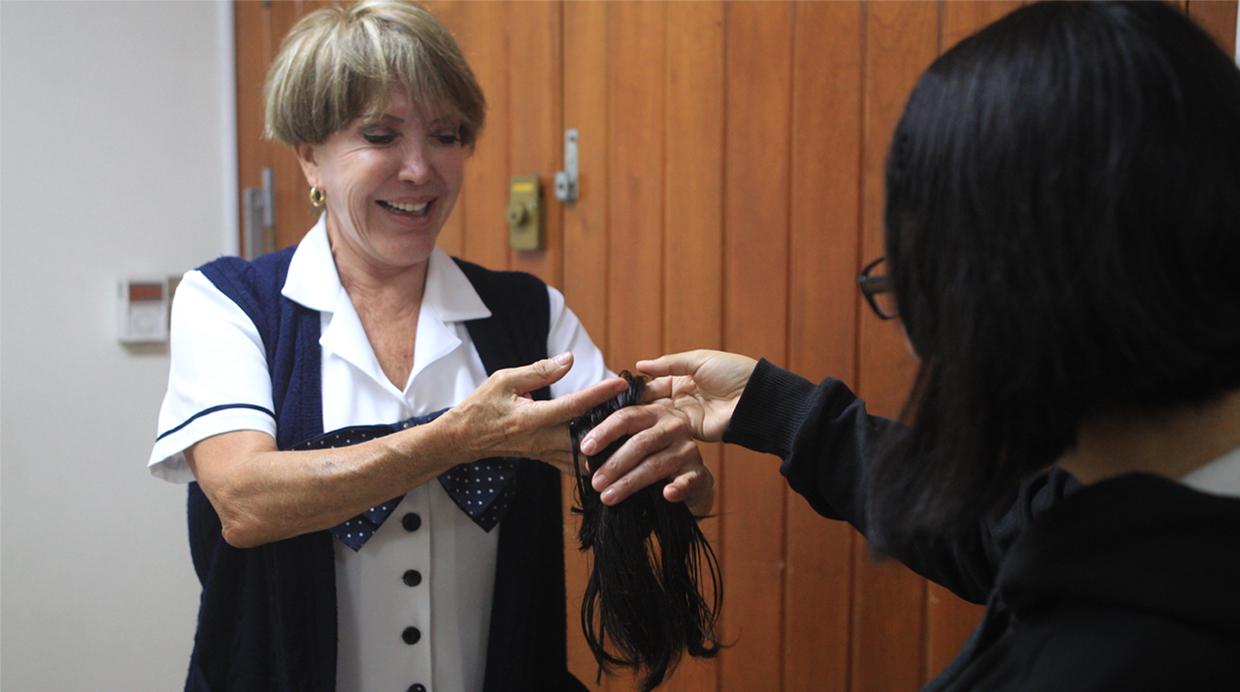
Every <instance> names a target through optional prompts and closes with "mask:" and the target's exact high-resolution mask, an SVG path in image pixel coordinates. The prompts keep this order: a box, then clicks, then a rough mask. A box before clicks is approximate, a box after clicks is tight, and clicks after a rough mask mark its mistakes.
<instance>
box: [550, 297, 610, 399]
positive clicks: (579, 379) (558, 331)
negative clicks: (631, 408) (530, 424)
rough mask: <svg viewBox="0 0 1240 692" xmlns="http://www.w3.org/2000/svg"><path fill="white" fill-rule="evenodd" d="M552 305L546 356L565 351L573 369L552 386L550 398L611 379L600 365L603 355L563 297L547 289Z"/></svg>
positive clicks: (604, 366) (604, 365)
mask: <svg viewBox="0 0 1240 692" xmlns="http://www.w3.org/2000/svg"><path fill="white" fill-rule="evenodd" d="M547 296H548V298H550V302H551V328H550V329H549V330H548V331H547V355H548V356H554V355H556V354H559V353H563V352H565V351H572V353H573V368H572V370H569V371H568V374H567V375H565V376H564V377H563V378H562V379H560V380H559V381H558V382H554V383H552V385H551V396H552V397H553V398H554V397H558V396H564V395H565V394H571V393H573V392H576V391H580V390H582V389H585V388H586V387H589V386H590V385H592V384H597V383H599V382H602V381H603V380H605V379H607V378H608V377H611V376H612V374H613V373H612V372H611V371H609V370H608V369H607V364H606V363H604V362H603V352H602V351H600V350H598V347H597V346H595V345H594V341H592V340H591V339H590V335H589V334H587V333H586V330H585V327H583V326H581V320H579V319H577V315H575V314H573V311H572V310H570V309H569V308H568V306H567V305H565V303H564V294H563V293H560V292H559V291H558V290H556V289H555V288H552V287H551V286H548V287H547Z"/></svg>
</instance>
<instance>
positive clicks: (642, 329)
mask: <svg viewBox="0 0 1240 692" xmlns="http://www.w3.org/2000/svg"><path fill="white" fill-rule="evenodd" d="M666 8H667V6H666V5H665V4H663V3H643V2H616V3H611V4H609V5H608V12H609V21H608V30H609V31H610V32H612V36H611V40H609V41H608V51H609V53H610V58H609V60H610V62H611V64H612V65H614V66H615V69H613V70H612V72H611V96H610V107H611V114H610V122H611V156H610V165H611V170H610V172H609V173H608V176H607V181H608V185H609V187H610V194H609V195H608V199H609V200H610V205H609V210H608V213H609V220H608V224H607V226H608V243H609V245H608V252H607V256H608V260H609V263H610V265H611V268H612V269H611V281H610V282H609V283H610V287H609V288H610V290H609V291H608V295H607V303H608V310H607V315H608V340H607V346H608V352H607V360H608V363H610V364H611V366H612V368H613V369H616V370H619V369H621V368H626V367H631V366H632V364H633V363H634V362H635V361H636V360H637V359H638V358H643V357H646V356H647V355H648V354H650V353H653V352H655V351H657V350H659V349H660V348H661V347H662V345H663V300H662V295H663V285H662V278H663V184H664V178H663V165H664V150H663V143H664V139H663V134H664V133H663V131H662V128H660V127H659V123H661V122H663V113H664V94H663V88H662V84H663V74H664V71H665V68H664V63H665V61H666V54H667V43H666V33H665V19H666V18H665V13H666Z"/></svg>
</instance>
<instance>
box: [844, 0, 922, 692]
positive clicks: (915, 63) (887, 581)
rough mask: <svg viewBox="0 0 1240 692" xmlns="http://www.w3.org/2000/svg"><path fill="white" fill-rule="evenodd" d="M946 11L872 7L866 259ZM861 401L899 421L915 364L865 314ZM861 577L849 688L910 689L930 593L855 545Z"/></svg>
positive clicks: (918, 671)
mask: <svg viewBox="0 0 1240 692" xmlns="http://www.w3.org/2000/svg"><path fill="white" fill-rule="evenodd" d="M938 9H939V7H938V6H937V5H936V4H931V3H918V2H889V3H874V4H870V5H867V6H866V15H867V16H866V35H865V71H866V72H865V116H864V128H865V129H864V137H863V147H864V149H863V153H862V161H863V168H862V199H863V207H862V244H861V247H862V257H863V258H864V259H865V260H868V259H869V258H871V257H877V256H879V255H881V254H883V195H884V192H883V180H884V176H883V165H884V162H885V159H886V153H887V149H888V147H889V145H890V141H891V133H892V130H893V129H894V127H895V124H896V121H897V120H898V119H899V116H900V113H901V111H902V110H903V108H904V104H905V101H906V100H907V98H908V94H909V92H910V90H911V89H912V86H913V84H914V82H915V81H916V78H917V76H918V75H919V74H920V73H921V71H922V70H923V69H924V68H925V67H926V66H927V65H929V64H930V62H931V61H932V60H933V59H934V56H935V55H936V53H937V49H938V39H939V34H938V26H939V17H938ZM859 344H860V348H859V350H858V358H859V371H858V385H859V393H860V394H861V396H862V398H863V399H865V401H866V402H867V403H868V404H869V407H870V410H871V411H872V412H874V413H877V414H880V415H886V416H895V415H897V414H898V412H899V409H900V406H901V404H902V403H903V401H904V398H905V396H906V394H907V391H908V385H909V383H910V382H911V381H912V375H913V373H914V369H915V364H914V360H913V358H912V357H911V356H910V355H909V354H908V352H907V350H906V348H905V345H904V339H903V336H902V335H901V333H900V329H899V326H898V325H897V324H894V323H891V322H882V321H880V320H878V319H877V318H876V317H874V315H872V314H871V313H870V311H869V310H861V321H860V338H859ZM856 551H857V554H856V562H855V569H854V577H853V579H854V590H855V591H854V600H853V630H854V632H853V642H852V670H853V679H852V689H854V690H878V691H882V690H905V689H915V688H917V687H918V686H919V685H920V684H921V681H922V679H923V678H924V675H923V670H922V668H923V665H924V649H923V644H924V642H923V637H924V623H925V612H924V610H925V585H924V582H923V580H921V579H920V578H919V577H917V576H916V575H914V574H913V573H912V572H910V571H909V570H908V569H906V568H904V567H903V566H901V565H898V564H896V563H894V562H891V561H885V562H881V563H875V562H874V561H873V560H872V559H871V558H870V555H869V545H868V543H866V542H865V541H857V547H856Z"/></svg>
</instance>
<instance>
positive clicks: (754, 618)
mask: <svg viewBox="0 0 1240 692" xmlns="http://www.w3.org/2000/svg"><path fill="white" fill-rule="evenodd" d="M791 14H792V13H791V7H790V5H789V4H788V3H784V2H780V3H750V2H737V3H730V4H728V5H727V6H726V22H725V27H726V28H725V31H726V48H725V55H726V58H725V60H726V62H725V65H726V87H725V88H726V100H725V104H726V112H727V119H728V120H727V123H726V127H725V147H724V152H725V153H724V156H725V178H724V190H725V194H724V250H725V256H724V277H725V282H726V283H725V285H724V306H725V312H724V347H725V348H726V349H728V350H730V351H737V352H741V353H749V354H753V355H763V356H767V357H769V358H772V359H774V360H775V361H777V362H778V361H784V362H786V360H785V357H786V349H787V338H786V335H787V311H788V279H787V271H788V221H789V214H788V201H789V190H788V186H789V149H790V145H791V143H790V135H789V131H788V127H789V123H790V121H791V114H790V110H789V109H790V102H791V84H790V82H791V55H790V53H791V50H790V46H791V42H792V23H791V18H792V17H791ZM776 464H777V461H776V460H775V459H773V458H771V457H769V456H765V455H759V454H755V453H753V452H748V451H746V450H742V449H738V448H735V447H733V448H728V449H726V450H725V451H724V453H723V466H724V471H723V473H724V476H725V477H726V479H727V482H726V483H725V484H724V487H723V489H722V496H723V506H724V507H725V508H726V511H725V513H724V514H723V515H722V531H723V536H724V539H723V540H724V553H725V560H724V563H723V572H724V579H725V580H726V582H727V588H728V593H729V597H728V601H727V603H725V604H724V617H723V632H724V637H725V639H727V640H728V641H734V642H736V646H735V647H733V648H732V649H729V650H727V651H725V652H724V653H723V654H722V657H721V659H720V665H721V671H722V672H721V675H722V677H721V681H722V682H721V687H722V688H724V689H755V690H758V689H763V690H768V689H780V688H781V686H782V684H783V679H782V678H783V666H782V665H781V663H780V655H781V652H782V650H783V642H782V638H783V608H782V603H783V583H784V578H783V567H784V562H783V560H784V540H785V534H784V507H783V505H784V482H783V479H782V478H781V477H780V475H779V472H778V469H777V466H776Z"/></svg>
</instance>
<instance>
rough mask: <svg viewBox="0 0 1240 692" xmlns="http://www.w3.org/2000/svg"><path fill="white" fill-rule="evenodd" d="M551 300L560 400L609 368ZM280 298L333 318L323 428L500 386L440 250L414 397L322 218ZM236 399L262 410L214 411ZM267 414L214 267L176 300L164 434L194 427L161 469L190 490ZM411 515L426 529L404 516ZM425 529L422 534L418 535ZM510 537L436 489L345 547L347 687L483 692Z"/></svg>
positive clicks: (256, 344)
mask: <svg viewBox="0 0 1240 692" xmlns="http://www.w3.org/2000/svg"><path fill="white" fill-rule="evenodd" d="M547 292H548V294H549V298H550V303H551V322H550V325H551V327H550V333H549V334H548V337H547V352H548V353H549V354H556V353H561V352H564V351H572V352H573V354H574V357H575V363H574V365H573V368H572V370H571V371H570V372H569V374H568V375H567V376H565V377H564V379H562V380H560V381H559V382H557V383H555V384H553V385H552V386H551V393H552V396H559V395H562V394H565V393H569V392H573V391H576V390H579V389H581V388H583V387H586V386H589V385H591V384H594V383H595V382H598V381H600V380H602V379H603V378H604V377H606V376H607V375H608V374H609V373H608V372H607V369H606V366H605V365H604V362H603V356H602V353H600V352H599V350H598V348H597V347H595V345H594V343H593V342H592V341H591V340H590V337H589V335H588V334H586V332H585V330H584V329H583V328H582V326H581V323H580V321H579V320H578V319H577V317H576V315H574V314H573V312H572V311H571V310H569V309H568V308H567V307H566V306H565V304H564V297H563V295H562V294H561V293H560V292H559V291H557V290H556V289H554V288H551V287H548V289H547ZM282 294H283V295H284V296H286V297H288V298H289V299H291V300H293V301H295V302H297V303H299V304H301V305H304V306H305V307H307V308H310V309H312V310H316V311H318V312H319V314H320V315H321V320H322V325H321V327H322V329H321V337H320V339H319V344H320V346H321V353H322V395H323V429H324V430H334V429H337V428H342V427H345V426H350V425H367V424H374V423H392V422H396V421H398V420H402V419H404V418H408V417H411V416H415V415H422V414H426V413H430V412H433V411H437V410H439V409H442V408H446V407H449V406H452V405H454V404H456V403H458V402H460V401H461V400H462V399H464V398H465V397H467V396H468V395H469V394H470V393H471V392H473V391H474V389H475V388H477V387H478V385H480V384H481V383H482V382H483V381H484V380H485V379H486V377H487V374H486V370H485V368H484V367H483V365H482V360H481V359H480V357H479V356H478V352H477V350H476V349H475V348H474V347H473V342H472V341H471V340H470V337H469V332H468V330H467V329H466V327H465V324H464V323H465V321H466V320H471V319H477V318H480V317H486V316H488V315H490V311H489V310H488V309H487V307H486V306H485V305H484V304H483V303H482V300H481V299H480V298H479V297H478V294H477V292H476V291H474V289H473V286H472V285H470V283H469V281H468V279H466V278H465V275H464V274H463V273H462V272H461V270H460V269H459V268H458V267H457V265H456V263H455V262H453V261H452V259H451V258H450V257H448V256H447V255H446V254H444V253H443V252H442V251H440V250H438V249H436V250H435V251H434V253H433V254H432V255H431V258H430V261H429V265H428V269H427V276H426V289H425V292H424V295H423V299H422V307H421V312H420V313H419V315H418V329H417V336H416V343H415V345H414V363H413V370H412V371H411V372H410V374H409V380H408V381H407V382H406V383H405V386H404V388H403V389H398V388H397V387H395V386H394V385H393V384H392V383H391V381H389V380H388V378H387V376H386V375H384V374H383V371H382V369H381V368H380V367H379V362H378V359H377V358H376V357H375V354H374V351H373V349H372V348H371V346H370V342H369V341H368V340H367V339H366V334H365V331H364V330H363V329H362V325H361V321H360V320H359V318H358V316H357V312H356V311H355V310H354V308H353V304H352V302H351V301H350V299H349V296H348V294H347V293H346V292H345V290H344V287H343V286H342V285H341V283H340V278H339V275H338V274H337V272H336V266H335V262H334V261H333V260H332V255H331V249H330V247H329V244H328V239H327V228H326V223H325V220H324V219H323V218H321V219H320V220H319V222H318V223H317V224H316V225H315V226H314V228H313V229H311V230H310V232H309V233H308V234H306V236H305V238H303V239H302V241H301V243H300V244H299V245H298V247H297V249H296V250H295V251H294V254H293V258H292V260H291V263H290V265H289V271H288V277H287V279H286V280H285V283H284V288H283V291H282ZM238 403H240V404H248V405H250V406H253V407H257V408H249V407H240V408H238V407H230V408H223V409H220V410H216V411H213V412H211V413H207V414H201V412H203V411H208V410H210V409H212V408H215V407H220V406H233V405H235V404H238ZM264 409H265V410H266V411H270V410H273V405H272V396H271V379H270V375H269V374H268V371H267V361H266V355H265V353H264V350H263V345H262V341H261V339H260V338H259V335H258V331H257V330H256V329H255V327H254V324H253V323H252V322H251V321H250V319H249V317H247V316H246V314H245V313H244V312H243V311H242V310H241V308H239V307H238V306H237V305H236V304H235V303H233V302H232V301H231V300H229V299H228V298H227V297H226V296H225V295H224V294H223V293H221V292H220V291H219V290H218V289H216V288H215V286H214V285H213V284H212V283H211V282H210V280H208V279H207V278H206V277H205V276H204V275H203V274H202V273H200V272H198V271H191V272H188V273H187V274H186V275H185V277H184V279H183V280H182V281H181V284H180V286H179V287H178V288H177V292H176V299H175V301H174V303H173V311H172V349H171V368H170V373H169V377H168V391H167V393H166V395H165V397H164V402H163V406H162V408H161V409H160V413H159V432H160V433H165V432H166V431H169V430H173V429H175V428H177V427H178V426H182V427H180V429H178V430H176V432H173V433H171V434H166V435H165V436H163V437H162V438H160V439H159V440H158V441H157V442H156V444H155V446H154V449H153V450H152V451H151V457H150V461H149V464H148V468H149V469H150V472H151V473H152V474H153V475H155V476H157V477H160V478H163V479H165V480H168V481H171V482H176V483H187V482H189V481H192V480H193V476H192V474H191V473H190V471H189V469H188V467H187V465H186V463H185V456H184V451H185V450H186V449H188V448H189V447H191V446H193V445H194V444H195V443H197V442H199V441H201V440H203V439H205V438H207V437H210V436H212V435H217V434H220V433H224V432H232V431H237V430H258V431H261V432H265V433H267V434H269V435H271V436H272V437H275V433H276V422H275V420H273V419H272V417H271V416H270V415H269V414H267V413H265V412H264ZM195 416H197V417H195ZM187 421H188V423H187ZM411 513H412V514H416V515H417V517H418V518H419V519H420V522H402V518H403V517H404V516H405V515H407V514H411ZM417 523H420V526H419V527H418V528H417V529H415V530H413V531H409V530H407V529H406V528H405V524H409V525H413V524H417ZM502 529H503V526H502V523H501V525H500V526H498V527H496V528H495V529H493V530H492V531H491V532H490V533H487V532H484V531H483V530H482V529H480V528H479V527H478V526H477V525H475V524H474V523H473V522H472V521H471V520H470V519H469V517H467V516H466V515H465V514H464V513H463V512H462V511H461V510H460V509H458V508H457V507H456V505H455V504H454V503H453V502H452V500H451V499H450V498H449V497H448V495H447V493H445V492H444V490H443V488H442V487H441V486H440V484H439V483H438V482H437V481H433V482H430V483H427V484H425V485H422V486H420V487H417V488H415V489H414V490H413V491H412V492H410V493H409V494H408V495H406V496H405V497H404V499H403V500H401V503H400V505H399V506H398V507H397V508H396V509H395V511H394V512H393V513H392V515H391V517H390V518H389V520H388V521H386V522H385V523H384V524H383V526H382V527H381V528H380V529H379V531H378V532H376V533H375V535H374V537H373V538H371V539H370V541H369V542H367V543H366V545H365V546H363V548H362V549H361V551H359V552H357V553H354V552H353V551H352V550H350V549H348V548H347V547H345V546H344V545H343V544H341V543H338V542H335V548H336V550H335V553H336V590H337V602H338V622H339V649H338V658H337V661H338V662H337V685H336V687H337V689H340V690H405V689H409V688H410V687H411V686H412V685H415V684H420V685H423V686H425V688H426V689H428V690H431V691H432V692H440V691H442V692H454V691H458V690H460V691H465V690H480V689H482V682H483V675H484V673H485V663H486V648H487V633H488V629H489V626H490V613H491V595H492V587H493V585H494V578H495V564H496V555H497V546H498V539H499V531H501V530H502ZM410 584H412V585H410ZM409 627H414V628H416V629H417V631H418V633H419V634H420V638H419V639H418V641H417V642H416V643H413V644H409V643H406V638H405V637H404V636H403V635H404V634H405V633H406V630H407V628H409Z"/></svg>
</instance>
